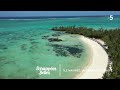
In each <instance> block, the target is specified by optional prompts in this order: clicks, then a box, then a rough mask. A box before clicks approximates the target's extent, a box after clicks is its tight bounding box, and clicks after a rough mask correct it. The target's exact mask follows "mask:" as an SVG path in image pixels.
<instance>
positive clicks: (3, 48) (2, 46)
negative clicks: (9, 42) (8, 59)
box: [0, 44, 8, 50]
mask: <svg viewBox="0 0 120 90" xmlns="http://www.w3.org/2000/svg"><path fill="white" fill-rule="evenodd" d="M0 49H2V50H5V49H8V48H7V46H6V45H4V44H0Z"/></svg>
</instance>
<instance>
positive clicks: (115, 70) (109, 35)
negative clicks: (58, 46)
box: [52, 26, 120, 79]
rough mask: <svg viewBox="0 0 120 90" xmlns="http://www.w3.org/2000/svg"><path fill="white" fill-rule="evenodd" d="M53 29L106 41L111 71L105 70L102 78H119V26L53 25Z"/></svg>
mask: <svg viewBox="0 0 120 90" xmlns="http://www.w3.org/2000/svg"><path fill="white" fill-rule="evenodd" d="M52 30H54V31H64V32H66V33H70V34H79V35H84V36H86V37H90V38H99V39H102V40H103V41H105V42H106V44H107V46H108V49H107V50H106V51H107V53H108V55H109V60H110V61H112V63H113V64H112V72H110V71H109V72H105V74H104V76H103V79H120V50H119V49H120V28H116V29H103V28H100V29H98V30H95V29H93V28H87V27H75V26H70V27H63V26H60V27H53V28H52Z"/></svg>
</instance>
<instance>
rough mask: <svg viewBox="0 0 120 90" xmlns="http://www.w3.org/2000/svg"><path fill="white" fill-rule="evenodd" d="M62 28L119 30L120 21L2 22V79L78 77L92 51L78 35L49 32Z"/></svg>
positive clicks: (8, 20)
mask: <svg viewBox="0 0 120 90" xmlns="http://www.w3.org/2000/svg"><path fill="white" fill-rule="evenodd" d="M61 25H62V26H73V25H75V26H87V27H92V28H95V29H99V28H101V27H102V28H105V29H110V28H120V17H114V20H109V18H108V17H107V16H106V17H67V18H66V17H65V18H64V17H61V18H57V17H52V18H35V19H33V18H29V19H28V18H27V19H26V18H22V19H16V18H15V19H8V18H7V19H0V78H3V79H7V78H13V79H16V78H19V79H21V78H25V79H29V78H31V79H45V78H46V79H56V78H63V79H66V78H74V77H75V76H76V75H77V74H79V73H80V72H81V70H82V69H83V68H84V67H85V66H86V65H87V64H88V63H89V58H88V57H89V48H88V47H87V45H85V44H84V43H83V42H81V41H80V40H79V35H70V34H66V33H64V32H57V31H52V30H50V29H51V28H52V27H55V26H61ZM53 38H59V39H61V40H62V41H59V42H57V41H52V39H53ZM38 67H39V68H54V70H51V71H49V70H48V71H46V70H38Z"/></svg>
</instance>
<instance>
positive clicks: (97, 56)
mask: <svg viewBox="0 0 120 90" xmlns="http://www.w3.org/2000/svg"><path fill="white" fill-rule="evenodd" d="M79 39H80V40H82V41H83V42H84V43H85V44H86V45H88V47H89V48H90V52H91V53H90V58H89V64H88V65H87V66H86V67H85V68H84V69H83V70H82V72H81V73H80V74H79V75H77V76H76V77H75V79H101V78H102V76H103V74H104V73H105V71H106V68H107V65H108V55H107V53H106V51H105V50H104V49H103V47H101V46H100V45H99V44H98V43H97V42H95V41H93V40H91V39H89V38H87V37H84V36H80V38H79Z"/></svg>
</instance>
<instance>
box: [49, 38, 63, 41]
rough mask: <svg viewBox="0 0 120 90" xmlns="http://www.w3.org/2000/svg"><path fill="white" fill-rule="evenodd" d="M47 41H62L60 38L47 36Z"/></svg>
mask: <svg viewBox="0 0 120 90" xmlns="http://www.w3.org/2000/svg"><path fill="white" fill-rule="evenodd" d="M48 41H49V42H55V41H57V42H59V41H62V39H59V38H49V39H48Z"/></svg>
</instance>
